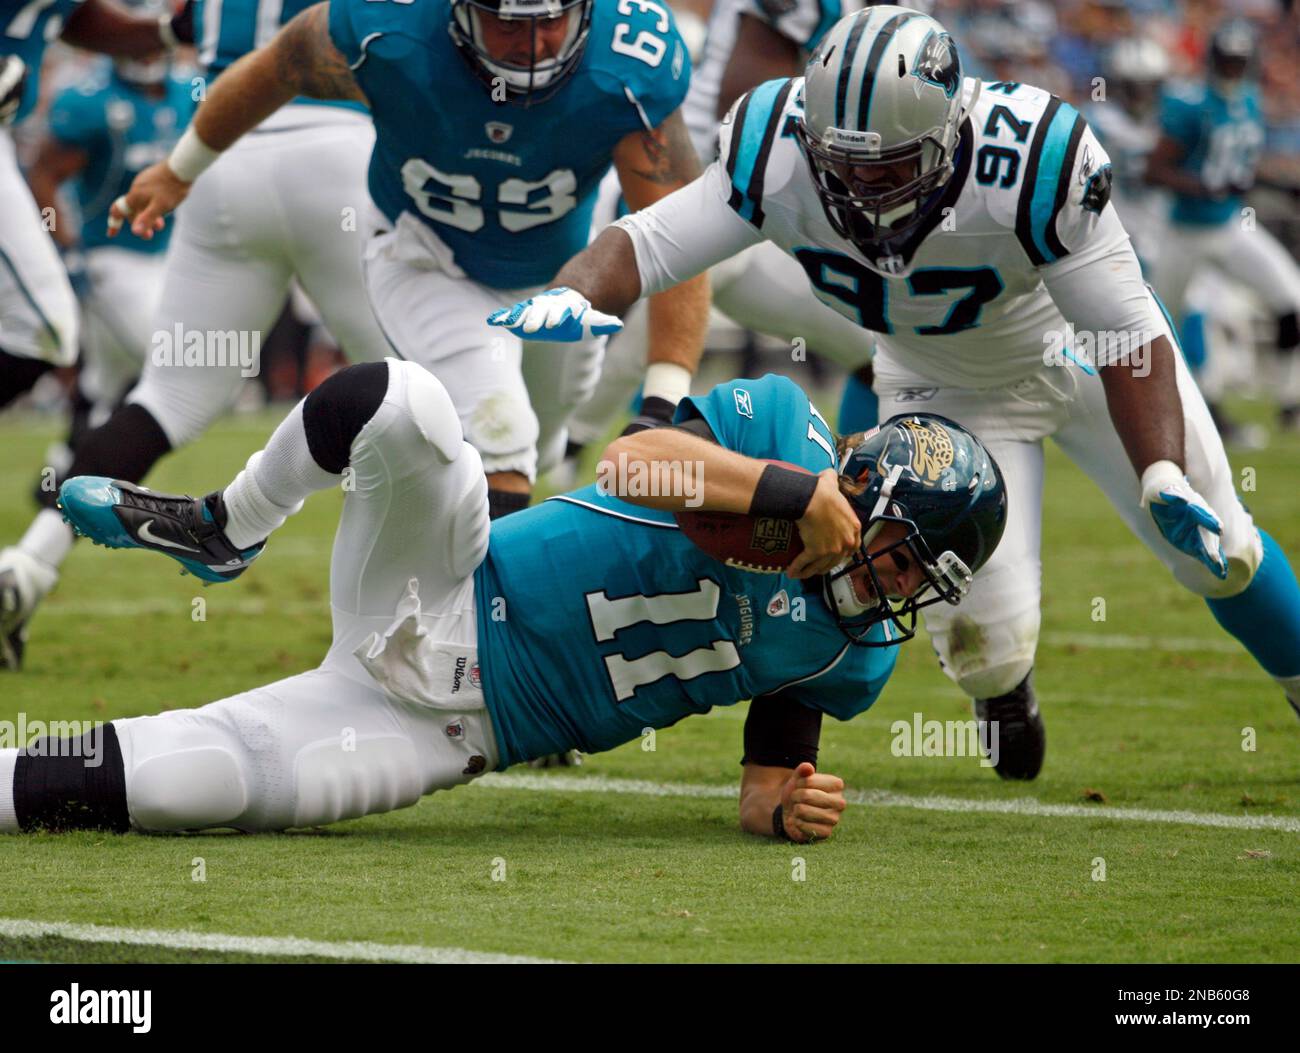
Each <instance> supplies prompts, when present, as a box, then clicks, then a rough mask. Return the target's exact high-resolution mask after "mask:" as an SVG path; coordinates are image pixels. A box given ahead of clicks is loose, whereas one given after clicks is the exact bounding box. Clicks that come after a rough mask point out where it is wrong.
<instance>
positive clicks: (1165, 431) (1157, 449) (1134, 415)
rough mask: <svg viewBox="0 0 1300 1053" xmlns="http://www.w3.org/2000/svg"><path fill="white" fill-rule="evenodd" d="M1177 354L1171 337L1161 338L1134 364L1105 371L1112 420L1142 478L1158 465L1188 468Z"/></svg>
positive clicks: (1105, 386)
mask: <svg viewBox="0 0 1300 1053" xmlns="http://www.w3.org/2000/svg"><path fill="white" fill-rule="evenodd" d="M1174 354H1175V351H1174V348H1173V346H1172V345H1171V344H1170V342H1169V340H1168V338H1167V337H1164V336H1159V337H1156V339H1155V340H1153V341H1152V342H1151V344H1150V345H1149V346H1148V347H1147V348H1145V351H1144V353H1143V354H1140V355H1136V356H1135V357H1134V360H1133V361H1132V362H1117V363H1114V364H1112V365H1107V366H1103V367H1102V369H1101V382H1102V385H1103V387H1104V388H1105V389H1106V404H1107V406H1108V408H1109V409H1110V417H1111V420H1112V421H1113V422H1114V424H1115V431H1116V432H1117V433H1118V434H1119V437H1120V441H1121V442H1123V444H1124V450H1125V452H1127V453H1128V458H1129V460H1130V461H1131V462H1132V464H1133V469H1134V471H1136V472H1137V474H1138V475H1139V476H1141V475H1142V473H1143V471H1145V470H1146V468H1147V467H1148V466H1149V465H1152V464H1154V463H1155V462H1156V461H1172V462H1173V463H1174V464H1176V465H1179V466H1180V467H1186V466H1185V465H1184V464H1183V461H1184V459H1185V450H1184V446H1183V441H1184V438H1183V401H1182V398H1181V397H1180V396H1179V394H1178V384H1177V380H1176V374H1175V368H1174Z"/></svg>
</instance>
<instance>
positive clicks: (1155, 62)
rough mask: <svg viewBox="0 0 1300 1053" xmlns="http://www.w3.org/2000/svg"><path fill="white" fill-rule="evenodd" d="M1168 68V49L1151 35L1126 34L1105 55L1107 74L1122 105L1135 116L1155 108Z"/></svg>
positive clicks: (1167, 74)
mask: <svg viewBox="0 0 1300 1053" xmlns="http://www.w3.org/2000/svg"><path fill="white" fill-rule="evenodd" d="M1169 72H1170V66H1169V53H1168V52H1166V51H1165V49H1164V48H1163V47H1161V46H1160V44H1159V43H1158V42H1157V41H1155V40H1153V39H1151V38H1150V37H1125V38H1124V39H1123V40H1121V41H1119V42H1118V43H1117V44H1115V46H1114V47H1112V48H1111V49H1110V51H1109V52H1108V53H1107V55H1106V76H1107V77H1109V78H1110V79H1111V80H1112V81H1113V82H1114V87H1115V93H1116V94H1117V95H1118V96H1119V101H1120V103H1121V105H1123V106H1124V108H1125V109H1127V110H1128V111H1129V112H1130V113H1132V114H1134V115H1135V116H1145V115H1146V114H1147V113H1149V112H1150V111H1151V110H1152V109H1153V108H1154V106H1155V103H1156V101H1157V99H1158V98H1159V95H1160V87H1161V85H1162V84H1163V83H1164V82H1165V81H1166V80H1167V79H1168V77H1169Z"/></svg>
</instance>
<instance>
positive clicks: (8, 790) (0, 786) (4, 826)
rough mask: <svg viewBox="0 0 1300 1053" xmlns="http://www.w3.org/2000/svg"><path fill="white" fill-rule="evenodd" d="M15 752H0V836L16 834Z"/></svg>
mask: <svg viewBox="0 0 1300 1053" xmlns="http://www.w3.org/2000/svg"><path fill="white" fill-rule="evenodd" d="M17 763H18V751H17V750H0V834H16V833H18V813H17V812H15V811H14V766H15V765H16V764H17Z"/></svg>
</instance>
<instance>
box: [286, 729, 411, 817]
mask: <svg viewBox="0 0 1300 1053" xmlns="http://www.w3.org/2000/svg"><path fill="white" fill-rule="evenodd" d="M345 747H351V748H345ZM293 780H294V791H295V793H294V797H295V804H294V812H293V821H292V823H287V824H285V825H291V826H317V825H320V824H323V823H334V822H338V821H339V820H340V819H355V818H356V817H357V816H361V815H369V814H370V813H371V812H390V811H392V810H393V809H394V808H405V807H407V806H408V805H412V804H414V803H415V802H416V801H418V800H419V799H420V791H421V785H420V765H419V761H418V759H417V757H416V754H415V747H414V746H412V745H411V743H410V741H409V740H408V739H407V738H405V737H404V736H401V735H377V736H373V737H365V738H358V739H357V741H355V742H345V741H344V740H342V739H341V738H339V737H334V738H330V739H325V740H323V741H319V742H314V743H312V744H310V745H308V746H304V747H303V748H302V749H301V750H300V751H299V752H298V756H297V757H296V758H295V759H294V762H293Z"/></svg>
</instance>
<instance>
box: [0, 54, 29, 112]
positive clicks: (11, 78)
mask: <svg viewBox="0 0 1300 1053" xmlns="http://www.w3.org/2000/svg"><path fill="white" fill-rule="evenodd" d="M26 86H27V63H25V62H24V61H23V60H22V59H20V58H19V57H18V56H17V55H3V56H0V124H13V120H14V118H15V117H17V116H18V109H19V107H21V106H22V104H23V89H24V88H25V87H26Z"/></svg>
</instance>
